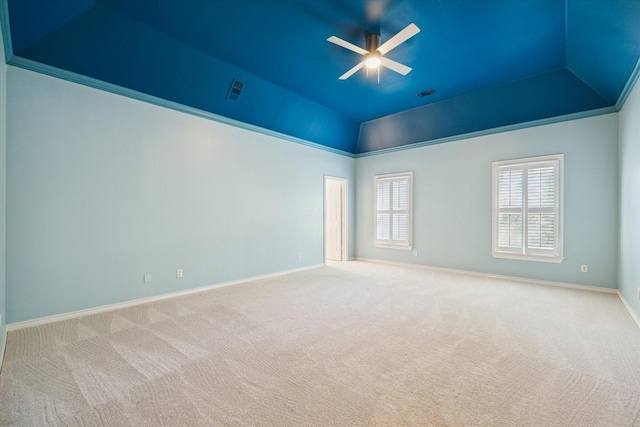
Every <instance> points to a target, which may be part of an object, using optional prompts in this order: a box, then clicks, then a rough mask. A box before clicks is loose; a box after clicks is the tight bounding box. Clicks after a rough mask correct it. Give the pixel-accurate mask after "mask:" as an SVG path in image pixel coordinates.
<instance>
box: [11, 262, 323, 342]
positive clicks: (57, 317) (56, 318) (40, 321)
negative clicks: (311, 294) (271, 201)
mask: <svg viewBox="0 0 640 427" xmlns="http://www.w3.org/2000/svg"><path fill="white" fill-rule="evenodd" d="M319 267H324V264H314V265H311V266H308V267H302V268H294V269H292V270H284V271H278V272H276V273H269V274H263V275H260V276H252V277H247V278H245V279H239V280H233V281H230V282H223V283H216V284H214V285H207V286H201V287H199V288H193V289H187V290H184V291H179V292H172V293H168V294H162V295H156V296H152V297H146V298H138V299H134V300H130V301H124V302H119V303H115V304H108V305H102V306H99V307H94V308H87V309H84V310H77V311H70V312H68V313H62V314H54V315H53V316H46V317H39V318H37V319H32V320H25V321H22V322H15V323H8V324H7V325H6V326H7V327H6V331H7V332H9V331H16V330H18V329H24V328H30V327H32V326H40V325H46V324H47V323H53V322H60V321H63V320H69V319H74V318H77V317H82V316H88V315H91V314H98V313H104V312H105V311H111V310H119V309H122V308H127V307H132V306H134V305H140V304H148V303H150V302H156V301H162V300H165V299H170V298H175V297H180V296H184V295H191V294H196V293H198V292H205V291H209V290H211V289H216V288H223V287H227V286H234V285H240V284H243V283H247V282H253V281H255V280H262V279H269V278H272V277H277V276H283V275H285V274H291V273H298V272H300V271H306V270H313V269H315V268H319ZM5 342H6V336H5Z"/></svg>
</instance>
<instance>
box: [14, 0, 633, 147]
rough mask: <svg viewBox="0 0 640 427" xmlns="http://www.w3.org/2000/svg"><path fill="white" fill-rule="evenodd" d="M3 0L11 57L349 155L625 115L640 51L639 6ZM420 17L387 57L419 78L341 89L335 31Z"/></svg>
mask: <svg viewBox="0 0 640 427" xmlns="http://www.w3.org/2000/svg"><path fill="white" fill-rule="evenodd" d="M3 1H5V4H4V5H3V7H4V10H5V13H6V14H8V17H9V27H10V34H8V35H7V37H5V39H9V40H10V43H11V46H10V47H11V50H10V51H11V52H12V56H11V58H9V63H14V64H16V65H20V64H24V60H27V61H29V63H30V64H31V65H30V66H31V67H32V68H33V64H34V63H35V64H43V65H45V66H47V67H49V68H48V69H49V70H50V69H51V67H55V69H59V70H63V71H65V72H71V73H74V74H75V75H79V76H86V77H90V78H92V79H97V80H99V81H102V82H106V83H108V84H112V85H117V86H119V87H123V88H127V89H130V90H134V91H137V92H141V93H143V94H148V95H151V96H154V97H158V98H161V99H164V100H167V101H171V102H173V103H178V104H181V105H184V106H187V107H191V108H196V109H199V110H202V111H205V112H210V113H214V114H217V115H221V116H224V117H228V118H231V119H234V120H238V121H241V122H244V123H247V124H251V125H255V126H259V127H261V128H265V129H268V130H271V131H275V132H279V133H282V134H285V135H290V136H293V137H296V138H300V139H303V140H307V141H311V142H314V143H317V144H321V145H323V146H326V147H329V148H331V149H337V150H341V151H345V152H348V153H352V154H362V153H367V152H372V151H377V150H383V149H389V148H394V147H401V146H406V145H408V144H415V143H425V142H427V143H428V142H429V141H432V142H438V141H442V140H445V139H447V138H451V137H455V136H458V135H463V134H469V133H473V132H479V131H486V130H490V129H495V128H500V127H503V126H510V125H518V124H523V123H529V122H532V121H537V120H544V119H553V118H557V117H562V116H567V115H575V114H578V113H585V114H594V113H598V112H606V111H613V110H614V109H615V106H616V104H619V103H620V100H621V98H622V97H623V96H624V93H625V85H627V84H628V82H630V81H631V80H632V79H633V78H634V76H635V73H634V70H635V67H636V63H637V62H638V58H639V57H640V2H639V1H634V0H395V1H393V0H348V1H337V0H313V1H300V0H233V1H226V0H208V1H207V0H3ZM7 12H8V13H7ZM411 22H413V23H415V24H416V25H418V27H420V29H421V32H420V33H419V34H417V35H416V36H415V37H413V38H411V39H409V40H408V41H407V42H405V43H404V44H402V45H400V46H399V47H398V48H396V49H394V50H392V51H391V52H389V53H388V54H387V56H388V57H389V58H391V59H393V60H395V61H398V62H400V63H403V64H406V65H408V66H410V67H412V68H413V70H412V71H411V72H410V73H409V74H408V75H406V76H401V75H399V74H396V73H394V72H392V71H389V70H386V69H382V71H381V74H380V82H379V83H378V80H377V75H370V76H367V74H366V73H365V71H364V70H362V71H360V72H358V73H356V74H355V75H353V76H352V77H351V78H349V79H347V80H345V81H342V80H338V77H339V76H340V75H341V74H343V73H344V72H346V71H347V70H349V69H350V68H351V67H353V66H354V65H355V64H357V63H358V62H359V61H360V60H361V57H360V56H359V55H357V54H355V53H353V52H350V51H348V50H346V49H343V48H341V47H338V46H335V45H333V44H330V43H328V42H327V41H326V39H327V38H328V37H329V36H331V35H335V36H338V37H340V38H342V39H345V40H348V41H350V42H351V43H353V44H356V45H359V46H362V47H364V35H365V32H374V33H377V34H380V36H381V40H382V42H384V41H385V40H388V39H389V38H390V37H392V36H393V35H394V34H395V33H397V32H398V31H400V30H401V29H403V28H404V27H405V26H407V25H408V24H409V23H411ZM69 75H70V74H69V73H65V76H67V77H68V76H69ZM233 79H238V80H240V81H242V82H243V83H244V88H243V91H242V93H241V95H240V97H239V98H238V100H237V101H231V100H229V99H227V94H228V91H229V88H230V85H231V82H232V80H233ZM427 89H435V93H434V94H432V95H429V96H426V97H419V96H417V93H418V92H421V91H424V90H427Z"/></svg>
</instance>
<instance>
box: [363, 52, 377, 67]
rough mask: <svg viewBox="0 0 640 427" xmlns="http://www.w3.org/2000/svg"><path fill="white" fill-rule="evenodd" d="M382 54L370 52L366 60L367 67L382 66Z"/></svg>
mask: <svg viewBox="0 0 640 427" xmlns="http://www.w3.org/2000/svg"><path fill="white" fill-rule="evenodd" d="M380 63H381V61H380V54H376V53H370V54H368V55H367V59H366V61H365V65H366V66H367V68H371V69H373V68H378V67H379V66H380Z"/></svg>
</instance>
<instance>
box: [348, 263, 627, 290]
mask: <svg viewBox="0 0 640 427" xmlns="http://www.w3.org/2000/svg"><path fill="white" fill-rule="evenodd" d="M356 260H358V261H366V262H375V263H378V264H389V265H398V266H403V267H415V268H422V269H425V270H434V271H442V272H445V273H457V274H465V275H468V276H475V277H484V278H487V279H499V280H510V281H513V282H520V283H531V284H535V285H543V286H554V287H559V288H568V289H578V290H582V291H592V292H603V293H607V294H617V293H618V290H617V289H611V288H605V287H602V286H588V285H576V284H574V283H564V282H553V281H549V280H539V279H529V278H526V277H517V276H504V275H501V274H492V273H481V272H478V271H470V270H457V269H454V268H445V267H433V266H430V265H423V264H411V263H408V262H397V261H385V260H379V259H371V258H360V257H358V258H356Z"/></svg>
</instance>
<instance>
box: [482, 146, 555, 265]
mask: <svg viewBox="0 0 640 427" xmlns="http://www.w3.org/2000/svg"><path fill="white" fill-rule="evenodd" d="M563 160H564V158H563V156H562V155H557V156H546V157H538V158H531V159H521V160H515V161H503V162H494V163H493V181H494V183H493V199H494V200H493V224H494V225H493V250H492V252H493V254H494V256H496V257H506V258H522V259H532V260H543V261H551V262H561V261H562V234H561V227H562V224H561V222H562V203H561V202H562V199H561V197H560V195H561V194H560V193H561V187H562V185H561V183H562V163H563Z"/></svg>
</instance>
